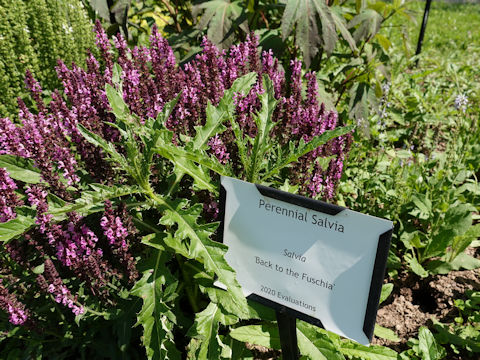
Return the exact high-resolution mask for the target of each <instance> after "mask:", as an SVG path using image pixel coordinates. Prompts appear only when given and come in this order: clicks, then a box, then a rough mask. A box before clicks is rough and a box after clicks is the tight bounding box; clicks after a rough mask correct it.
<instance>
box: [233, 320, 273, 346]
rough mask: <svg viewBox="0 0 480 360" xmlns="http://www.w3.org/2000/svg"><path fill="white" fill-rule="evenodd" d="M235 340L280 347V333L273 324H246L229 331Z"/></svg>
mask: <svg viewBox="0 0 480 360" xmlns="http://www.w3.org/2000/svg"><path fill="white" fill-rule="evenodd" d="M230 336H231V337H232V338H234V339H235V340H238V341H242V342H248V343H250V344H254V345H260V346H265V347H268V348H271V349H280V348H281V344H280V335H279V333H278V327H277V325H275V324H263V325H247V326H241V327H238V328H235V329H232V330H231V331H230Z"/></svg>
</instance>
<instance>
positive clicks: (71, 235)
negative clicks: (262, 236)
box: [0, 23, 352, 325]
mask: <svg viewBox="0 0 480 360" xmlns="http://www.w3.org/2000/svg"><path fill="white" fill-rule="evenodd" d="M95 30H96V43H97V46H98V48H99V53H100V56H99V58H96V57H95V56H94V55H93V54H92V53H90V54H88V56H87V60H86V63H87V66H86V68H85V69H84V68H81V67H80V66H78V65H75V64H72V66H70V67H69V66H67V65H66V64H64V63H63V62H62V61H59V62H58V64H57V67H56V71H57V75H58V78H59V79H60V81H61V83H62V85H63V90H62V91H60V90H55V91H53V92H52V95H51V101H49V102H48V103H46V102H44V101H43V99H42V88H41V86H40V84H39V83H38V82H37V81H36V80H35V79H34V78H33V76H32V75H31V74H30V73H27V76H26V81H25V83H26V86H27V88H28V89H29V90H30V92H31V95H32V98H33V100H34V102H35V110H32V109H29V108H28V107H27V106H26V105H25V104H24V103H23V102H22V101H20V100H19V114H18V120H16V121H13V120H12V119H9V118H2V119H0V156H1V155H9V156H16V157H21V158H24V159H27V160H28V161H30V162H31V163H32V164H33V166H35V167H36V168H37V169H38V170H39V171H40V174H41V183H37V184H30V185H29V184H25V183H23V182H21V181H15V180H13V179H12V178H11V177H10V176H9V174H8V172H7V171H6V170H5V169H2V168H0V223H3V222H6V221H9V220H12V219H15V217H16V216H17V215H16V208H17V207H18V206H20V205H26V206H30V208H31V209H33V210H35V212H36V218H35V226H34V227H33V228H32V229H30V230H28V231H27V232H26V233H25V234H23V235H22V236H21V237H19V238H18V239H15V240H12V241H11V242H10V243H9V244H7V245H5V250H6V251H5V252H6V253H7V254H8V256H9V260H10V261H9V264H8V265H7V264H6V263H2V265H1V266H2V269H0V270H2V273H8V272H10V273H11V274H14V273H16V272H19V271H20V272H21V271H25V270H26V269H27V270H29V271H31V272H32V273H33V267H34V264H35V265H36V266H37V267H38V266H39V265H40V264H39V263H41V264H43V272H41V273H39V274H38V272H35V274H37V275H36V276H35V279H36V281H35V283H34V284H31V286H29V287H28V289H26V290H25V291H24V292H23V293H22V292H17V290H16V289H15V288H13V290H11V289H10V288H7V287H5V286H3V285H2V284H0V308H1V309H3V311H4V312H5V313H6V314H8V316H9V321H10V322H11V323H12V324H14V325H20V324H24V323H25V322H26V321H27V317H28V318H29V319H30V318H32V321H33V322H35V319H36V320H37V322H38V320H39V319H40V318H41V316H37V314H35V311H34V310H33V309H32V310H31V311H30V312H29V310H26V306H28V299H29V298H33V297H37V296H38V293H36V292H35V291H38V292H39V293H42V294H43V295H44V296H45V297H46V298H52V299H53V301H54V302H55V303H57V305H62V306H63V307H64V308H66V309H68V310H69V311H70V312H71V313H72V314H73V315H82V314H84V313H85V312H86V311H88V303H85V302H88V301H91V299H92V297H91V295H93V297H94V298H96V299H97V300H98V301H100V302H103V303H109V304H113V303H115V299H114V298H115V295H116V294H115V291H112V290H111V289H112V288H113V289H116V287H115V286H113V285H112V283H117V284H118V283H122V284H123V285H125V286H127V285H131V284H133V283H134V282H135V280H136V279H137V278H138V276H139V272H138V270H137V269H136V260H135V256H134V254H133V253H132V246H133V245H134V244H133V243H134V242H135V239H136V237H135V234H136V229H135V227H134V226H133V224H132V220H131V218H130V215H129V213H128V211H127V210H126V208H125V206H124V205H122V204H121V202H117V203H116V204H115V206H114V204H112V202H110V201H108V200H107V201H105V202H104V204H103V205H104V208H105V210H104V212H103V213H102V214H100V215H96V217H95V215H93V216H90V217H88V218H87V217H83V216H81V215H79V214H77V213H75V212H73V211H72V212H70V213H68V214H66V219H65V218H64V219H63V220H62V221H55V220H54V216H53V215H52V214H51V213H50V201H51V199H50V195H51V196H54V197H55V198H58V199H59V201H68V202H72V201H74V200H75V199H77V198H78V197H79V196H81V187H80V186H79V185H78V184H79V182H82V181H83V180H82V179H81V177H84V178H87V179H88V180H87V181H94V182H100V183H103V184H113V183H114V182H116V181H124V180H119V179H120V177H119V176H118V174H116V173H115V169H114V168H112V167H111V165H110V163H108V162H107V161H106V160H105V156H104V154H103V153H102V151H101V150H100V149H99V148H97V147H95V146H94V145H92V144H91V143H89V142H88V141H87V140H86V139H85V138H84V137H83V136H82V135H81V133H80V132H79V130H78V125H79V124H81V125H83V126H84V127H85V128H86V129H87V130H89V131H90V132H93V133H95V134H96V135H99V136H101V137H102V138H104V139H105V140H107V141H112V142H116V141H117V140H118V139H119V132H118V130H116V129H115V128H114V127H112V126H111V125H110V124H111V123H114V122H115V117H114V115H113V114H112V112H111V107H110V105H109V102H108V99H107V96H106V92H105V86H106V84H113V82H114V78H113V77H114V76H116V75H115V74H114V63H118V64H119V65H120V67H121V69H122V72H121V74H120V76H121V83H122V90H123V98H124V100H125V102H126V103H127V105H128V107H129V108H130V110H131V111H132V112H133V113H134V114H135V115H136V116H138V118H139V119H140V121H141V122H145V120H146V119H147V117H156V116H157V114H158V113H159V112H160V111H161V110H162V108H163V106H164V105H165V104H166V103H167V102H168V101H170V100H172V99H174V98H175V97H176V96H177V95H178V94H180V97H179V100H178V103H177V105H176V106H175V108H174V110H173V112H172V114H171V116H170V117H169V119H168V120H167V127H168V128H169V129H170V130H172V131H174V133H175V134H176V136H177V138H176V139H175V138H174V141H177V140H178V139H179V138H180V135H182V134H183V135H190V136H192V135H194V134H195V127H196V126H201V125H203V124H205V121H206V108H207V104H208V103H211V104H213V105H217V104H218V103H219V101H220V99H221V98H222V96H223V95H224V92H225V90H227V89H229V88H230V87H231V86H232V84H233V82H234V81H235V79H237V78H239V77H241V76H243V75H245V74H247V73H249V72H256V73H257V74H258V77H257V79H258V80H257V82H256V83H255V84H254V86H252V88H251V89H250V91H249V92H248V93H246V94H242V93H239V94H235V98H234V101H235V107H236V119H235V120H236V121H237V122H238V124H239V125H240V127H241V129H242V130H243V133H244V136H250V137H253V136H255V135H256V132H257V128H256V124H255V121H254V114H255V113H256V112H257V111H258V110H259V109H260V107H261V104H260V99H259V95H261V94H262V93H264V91H265V89H264V88H263V83H262V80H261V79H262V76H263V75H268V76H269V77H270V79H271V80H272V83H273V87H274V91H275V97H276V98H277V100H278V104H279V105H278V106H277V108H276V110H275V113H274V119H273V120H274V121H275V122H276V126H275V128H274V131H273V133H272V134H271V136H273V137H275V139H276V141H278V142H279V143H280V144H287V143H288V142H290V141H292V140H293V141H296V142H300V141H305V142H308V141H310V140H311V139H312V138H313V137H315V136H317V135H320V134H322V133H323V132H325V131H327V130H331V129H334V128H335V127H336V126H337V125H338V114H337V112H335V111H334V110H327V109H326V108H325V106H324V105H323V104H321V103H320V102H319V96H318V84H317V81H316V77H315V74H314V73H307V74H305V75H304V77H302V71H301V63H300V62H299V61H292V63H291V76H290V78H287V76H286V74H285V72H284V71H283V69H281V67H280V66H279V64H278V61H277V59H275V58H274V56H273V53H272V52H271V51H268V52H267V51H266V52H263V53H261V54H260V52H259V51H258V39H257V37H255V36H253V35H251V36H248V37H247V40H246V41H245V42H244V43H241V44H238V45H235V46H233V47H232V48H230V49H229V50H228V51H220V50H219V49H217V48H216V47H215V46H214V45H213V44H212V43H211V42H210V41H208V40H207V39H206V38H205V39H204V40H203V43H202V46H203V51H202V52H201V53H200V54H198V55H197V56H196V57H195V59H194V60H192V61H191V62H189V63H187V64H185V65H184V66H179V65H178V64H177V62H176V60H175V56H174V54H173V51H172V49H171V47H170V46H169V45H168V43H167V41H166V40H165V39H163V38H162V37H161V36H160V34H159V32H158V31H157V29H156V28H154V29H153V31H152V36H151V39H150V47H135V48H133V49H130V48H128V47H127V44H126V42H125V40H124V39H123V38H122V36H121V35H118V36H117V37H116V38H115V39H114V41H113V46H112V44H111V43H110V41H109V40H108V37H107V35H106V34H105V32H104V30H103V29H102V27H101V26H100V24H99V23H97V24H96V28H95ZM303 83H306V90H304V88H303ZM351 141H352V137H351V135H350V134H348V135H345V136H343V137H339V138H336V139H334V140H332V141H330V142H328V143H327V144H325V145H323V146H320V147H319V148H317V149H315V150H314V151H312V152H310V153H309V154H307V155H305V156H303V157H302V158H301V159H300V160H299V161H298V162H297V163H295V164H294V166H293V167H292V168H291V170H290V171H291V174H290V176H289V178H290V181H291V183H293V184H297V185H299V187H300V191H301V192H302V193H304V194H307V195H310V196H321V197H323V198H332V197H333V196H334V194H335V188H336V185H337V184H338V182H339V179H340V177H341V174H342V170H343V163H344V161H345V158H346V156H347V154H348V151H349V148H350V145H351ZM208 146H209V147H210V152H211V154H213V155H214V156H216V157H217V158H218V160H219V161H220V162H221V163H222V164H227V163H231V164H232V165H233V166H232V168H233V169H234V171H239V167H238V163H239V161H238V160H239V158H238V153H237V152H238V150H237V148H236V145H235V141H234V136H233V131H232V130H231V129H227V131H225V132H224V133H222V134H217V135H214V136H212V137H211V138H210V139H209V141H208ZM118 151H119V152H122V151H124V150H123V149H121V148H120V146H119V149H118ZM321 157H331V160H330V162H329V163H328V166H326V167H325V166H324V167H322V166H321V165H320V162H319V161H318V159H319V158H321ZM153 182H155V180H153ZM21 194H23V197H22V195H21ZM206 198H208V199H209V201H206V203H205V206H204V208H205V209H206V212H210V213H212V214H216V213H218V207H217V205H216V203H215V201H212V198H211V195H209V196H206ZM22 199H24V200H22ZM118 203H120V204H118ZM12 263H13V265H12ZM22 269H23V270H22ZM72 279H73V280H72ZM80 283H81V284H83V285H82V286H83V289H84V290H85V292H86V293H88V294H87V295H88V296H87V295H85V294H84V292H83V290H82V291H79V286H80V285H79V284H80ZM88 299H90V300H88ZM23 303H25V304H26V305H23Z"/></svg>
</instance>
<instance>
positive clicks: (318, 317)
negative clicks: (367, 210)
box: [221, 177, 393, 345]
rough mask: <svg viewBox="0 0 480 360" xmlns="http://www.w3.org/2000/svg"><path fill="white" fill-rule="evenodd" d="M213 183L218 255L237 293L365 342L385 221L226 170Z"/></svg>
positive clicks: (388, 225)
mask: <svg viewBox="0 0 480 360" xmlns="http://www.w3.org/2000/svg"><path fill="white" fill-rule="evenodd" d="M221 184H222V186H223V189H224V190H225V194H226V197H225V199H224V204H221V205H222V206H223V207H224V214H223V215H224V219H223V241H224V243H225V244H226V245H228V247H229V249H228V252H227V254H226V260H227V262H228V263H229V265H230V266H231V267H232V268H233V269H234V270H235V271H236V273H237V279H238V281H239V283H240V285H241V286H242V289H243V291H244V293H245V295H246V296H251V295H254V297H255V299H256V300H258V298H260V299H261V300H265V299H266V300H265V301H266V302H267V303H268V304H270V305H272V304H273V306H274V307H275V306H280V307H282V306H284V307H286V308H287V309H290V310H292V312H293V313H294V315H295V316H296V317H297V318H301V319H304V320H306V321H309V322H311V323H314V324H317V325H320V326H323V327H324V328H325V329H326V330H329V331H332V332H335V333H337V334H339V335H342V336H344V337H347V338H349V339H352V340H355V341H357V342H359V343H361V344H365V345H367V344H369V342H370V340H371V338H372V336H373V327H374V325H375V317H376V312H377V309H378V301H379V300H378V299H379V296H380V292H381V286H382V280H383V276H384V272H385V265H386V257H387V255H388V248H389V244H390V237H391V231H392V227H393V226H392V222H391V221H388V220H384V219H380V218H377V217H373V216H369V215H364V214H361V213H358V212H355V211H352V210H348V209H344V208H340V207H337V206H332V205H328V204H326V203H323V202H320V201H315V200H312V199H308V198H303V197H301V196H297V195H292V194H288V193H284V192H281V191H278V190H274V189H270V188H266V187H262V186H258V185H255V184H251V183H247V182H244V181H240V180H236V179H233V178H228V177H222V179H221ZM262 190H263V191H262ZM262 193H263V194H262ZM265 194H267V195H265Z"/></svg>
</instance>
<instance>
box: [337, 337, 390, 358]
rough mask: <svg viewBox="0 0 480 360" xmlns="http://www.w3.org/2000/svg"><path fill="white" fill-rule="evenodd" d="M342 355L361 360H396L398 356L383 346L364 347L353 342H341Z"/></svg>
mask: <svg viewBox="0 0 480 360" xmlns="http://www.w3.org/2000/svg"><path fill="white" fill-rule="evenodd" d="M340 350H341V352H342V354H344V355H346V356H349V357H354V358H356V359H362V360H397V356H398V354H397V353H396V352H395V351H394V350H392V349H389V348H387V347H383V346H365V345H361V344H358V343H355V342H353V341H345V342H342V347H341V349H340Z"/></svg>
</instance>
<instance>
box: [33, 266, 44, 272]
mask: <svg viewBox="0 0 480 360" xmlns="http://www.w3.org/2000/svg"><path fill="white" fill-rule="evenodd" d="M44 270H45V264H40V265H38V266H35V267H34V268H33V269H32V272H33V273H34V274H43V272H44Z"/></svg>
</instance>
